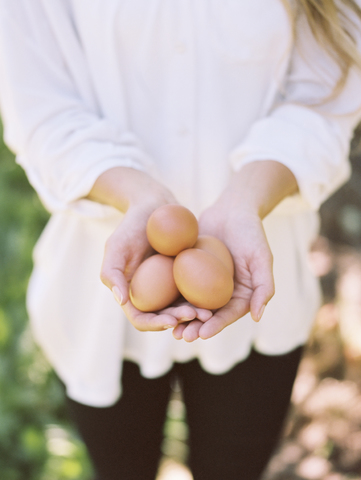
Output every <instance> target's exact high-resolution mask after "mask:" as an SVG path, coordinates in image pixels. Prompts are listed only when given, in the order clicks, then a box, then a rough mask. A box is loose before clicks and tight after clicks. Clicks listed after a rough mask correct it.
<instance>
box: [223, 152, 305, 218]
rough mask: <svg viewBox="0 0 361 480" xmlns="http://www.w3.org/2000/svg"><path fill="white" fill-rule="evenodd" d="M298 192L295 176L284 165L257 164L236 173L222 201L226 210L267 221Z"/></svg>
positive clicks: (266, 161)
mask: <svg viewBox="0 0 361 480" xmlns="http://www.w3.org/2000/svg"><path fill="white" fill-rule="evenodd" d="M297 191H298V186H297V182H296V179H295V177H294V175H293V173H292V172H291V171H290V170H289V169H288V168H287V167H286V166H284V165H283V164H281V163H279V162H277V161H273V160H264V161H255V162H252V163H249V164H246V165H245V166H244V167H243V168H242V169H241V170H239V171H238V172H235V173H234V174H233V176H232V178H231V181H230V183H229V185H228V186H227V188H226V190H225V191H224V192H223V193H222V195H221V196H220V198H219V203H220V204H221V205H223V208H228V209H231V210H233V209H236V210H238V211H240V210H241V211H242V212H243V213H244V214H248V215H253V216H258V217H259V218H260V219H263V218H264V217H266V216H267V215H268V214H269V213H270V212H271V211H272V210H273V208H274V207H275V206H276V205H277V204H278V203H280V202H281V201H282V200H283V199H284V198H285V197H287V196H289V195H293V194H294V193H296V192H297Z"/></svg>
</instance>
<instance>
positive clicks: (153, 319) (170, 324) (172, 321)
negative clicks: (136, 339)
mask: <svg viewBox="0 0 361 480" xmlns="http://www.w3.org/2000/svg"><path fill="white" fill-rule="evenodd" d="M123 311H124V313H125V315H126V316H127V318H128V320H129V321H130V323H131V324H132V325H133V326H134V327H135V328H136V329H137V330H139V331H141V332H160V331H163V330H167V329H168V328H175V327H176V326H177V325H178V321H177V319H176V318H175V317H174V316H173V315H170V314H168V313H160V314H155V313H152V312H149V313H148V312H141V311H140V310H138V309H136V308H135V307H134V305H133V304H132V303H131V302H130V301H128V302H127V303H126V304H125V305H123Z"/></svg>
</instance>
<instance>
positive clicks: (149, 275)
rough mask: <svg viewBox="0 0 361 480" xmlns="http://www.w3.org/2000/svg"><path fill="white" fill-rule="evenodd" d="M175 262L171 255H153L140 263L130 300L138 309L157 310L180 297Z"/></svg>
mask: <svg viewBox="0 0 361 480" xmlns="http://www.w3.org/2000/svg"><path fill="white" fill-rule="evenodd" d="M173 263H174V259H173V258H171V257H166V256H164V255H153V256H152V257H149V258H147V259H146V260H144V262H143V263H141V264H140V265H139V267H138V268H137V270H136V271H135V273H134V275H133V278H132V280H131V282H130V287H129V296H130V300H131V302H132V304H133V305H134V306H135V307H136V308H137V309H138V310H141V311H142V312H156V311H157V310H161V309H162V308H165V307H167V306H168V305H170V304H171V303H173V302H174V301H175V300H176V299H177V298H178V297H179V295H180V294H179V291H178V289H177V286H176V284H175V282H174V279H173Z"/></svg>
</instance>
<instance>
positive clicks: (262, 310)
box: [257, 305, 266, 322]
mask: <svg viewBox="0 0 361 480" xmlns="http://www.w3.org/2000/svg"><path fill="white" fill-rule="evenodd" d="M265 308H266V305H262V307H261V310H260V311H259V314H258V320H257V322H259V321H260V320H261V318H262V315H263V313H264V309H265Z"/></svg>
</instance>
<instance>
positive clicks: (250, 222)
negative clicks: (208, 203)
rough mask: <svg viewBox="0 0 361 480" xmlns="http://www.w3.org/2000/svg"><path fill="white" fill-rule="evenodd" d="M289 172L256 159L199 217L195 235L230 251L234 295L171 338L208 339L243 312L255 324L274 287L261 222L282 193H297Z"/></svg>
mask: <svg viewBox="0 0 361 480" xmlns="http://www.w3.org/2000/svg"><path fill="white" fill-rule="evenodd" d="M297 188H298V187H297V182H296V180H295V178H294V176H293V174H292V172H290V170H289V169H288V168H287V167H285V166H284V165H282V164H280V163H278V162H275V161H272V160H265V161H258V162H254V163H250V164H248V165H246V166H245V167H243V168H242V170H240V171H239V172H238V173H237V174H235V175H234V176H233V178H232V181H231V182H230V184H229V186H228V187H227V189H226V190H225V191H224V193H223V194H222V195H221V196H220V198H219V200H218V201H217V202H216V203H215V204H214V205H213V206H212V207H210V208H208V209H207V210H206V211H204V212H203V214H202V215H201V217H200V219H199V227H200V228H199V230H200V234H204V235H213V236H215V237H217V238H219V239H220V240H222V241H223V242H224V243H225V244H226V245H227V247H228V249H229V250H230V252H231V254H232V256H233V260H234V264H235V275H234V292H233V295H232V298H231V300H230V301H229V302H228V303H227V305H225V306H224V307H222V308H220V309H219V310H217V311H216V312H214V314H213V316H212V317H211V318H210V319H209V320H208V321H207V322H205V323H204V324H203V323H201V322H199V321H197V320H195V321H192V322H189V323H188V324H182V325H178V326H177V327H176V328H175V329H174V331H173V335H174V337H175V338H176V339H181V338H183V339H184V340H186V341H189V342H191V341H194V340H196V339H197V338H199V337H200V338H202V339H207V338H211V337H213V336H214V335H216V334H217V333H219V332H221V331H222V330H223V329H224V328H225V327H226V326H228V325H230V324H232V323H233V322H235V321H236V320H238V319H240V318H241V317H243V316H244V315H246V314H247V313H248V312H250V313H251V316H252V318H253V320H254V321H256V322H258V321H259V320H260V319H261V317H262V314H263V312H264V309H265V307H266V305H267V303H268V302H269V300H270V299H271V298H272V296H273V295H274V291H275V287H274V280H273V272H272V263H273V259H272V253H271V251H270V248H269V245H268V242H267V239H266V235H265V232H264V230H263V226H262V219H263V218H264V217H265V216H266V215H267V214H268V213H269V212H270V211H271V210H272V209H273V208H274V207H275V206H276V205H277V204H278V203H279V202H280V201H281V200H282V199H283V198H284V197H286V196H287V195H291V194H293V193H295V192H297Z"/></svg>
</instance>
